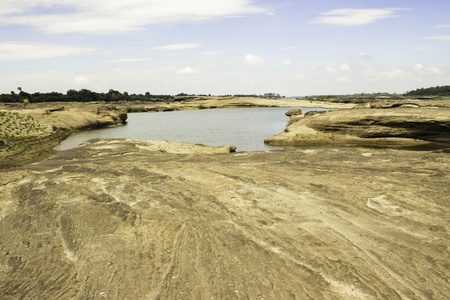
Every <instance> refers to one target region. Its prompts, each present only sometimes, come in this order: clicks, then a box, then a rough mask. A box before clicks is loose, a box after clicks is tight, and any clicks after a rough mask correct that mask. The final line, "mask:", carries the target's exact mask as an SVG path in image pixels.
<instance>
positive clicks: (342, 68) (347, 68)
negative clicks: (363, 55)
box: [339, 64, 352, 72]
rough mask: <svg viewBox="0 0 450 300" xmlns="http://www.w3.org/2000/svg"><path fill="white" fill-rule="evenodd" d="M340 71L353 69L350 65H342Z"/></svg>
mask: <svg viewBox="0 0 450 300" xmlns="http://www.w3.org/2000/svg"><path fill="white" fill-rule="evenodd" d="M339 69H340V70H341V71H347V72H348V71H351V70H352V69H351V68H350V66H349V65H347V64H342V65H341V66H340V67H339Z"/></svg>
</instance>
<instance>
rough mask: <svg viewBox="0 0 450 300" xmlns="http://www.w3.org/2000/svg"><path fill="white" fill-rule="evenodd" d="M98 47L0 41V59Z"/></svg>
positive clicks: (63, 53)
mask: <svg viewBox="0 0 450 300" xmlns="http://www.w3.org/2000/svg"><path fill="white" fill-rule="evenodd" d="M97 50H98V49H97V48H92V47H91V48H88V47H78V46H67V45H55V44H47V43H28V42H0V61H21V60H33V59H44V58H54V57H62V56H68V55H74V54H86V53H93V52H95V51H97Z"/></svg>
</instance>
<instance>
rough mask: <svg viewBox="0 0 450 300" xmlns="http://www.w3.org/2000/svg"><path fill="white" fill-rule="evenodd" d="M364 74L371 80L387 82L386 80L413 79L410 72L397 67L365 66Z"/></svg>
mask: <svg viewBox="0 0 450 300" xmlns="http://www.w3.org/2000/svg"><path fill="white" fill-rule="evenodd" d="M364 74H365V75H366V76H368V77H369V79H371V80H375V81H388V80H393V79H396V80H406V79H410V78H411V77H413V74H411V73H410V72H408V71H406V70H404V69H402V68H399V67H388V66H385V67H373V66H367V67H365V69H364Z"/></svg>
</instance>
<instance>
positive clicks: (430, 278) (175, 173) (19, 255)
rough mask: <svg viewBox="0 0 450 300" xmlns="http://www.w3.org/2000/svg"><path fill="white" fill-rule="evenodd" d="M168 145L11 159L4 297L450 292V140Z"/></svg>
mask: <svg viewBox="0 0 450 300" xmlns="http://www.w3.org/2000/svg"><path fill="white" fill-rule="evenodd" d="M165 147H166V148H164V149H161V147H160V146H159V145H158V144H153V143H151V142H150V143H149V142H140V141H130V140H108V141H103V140H95V141H91V142H87V143H85V144H83V145H82V146H79V147H77V148H75V149H71V150H67V151H63V152H61V153H59V154H57V155H55V156H52V157H51V158H49V159H47V160H45V161H42V162H39V163H36V164H33V165H28V166H24V167H21V168H17V169H13V170H8V171H6V170H3V171H0V295H2V296H1V298H2V299H19V298H20V299H105V298H106V299H158V298H160V299H211V298H212V299H259V298H260V299H290V298H297V299H445V298H446V297H447V296H448V295H449V294H450V284H449V274H450V272H449V271H450V270H449V264H448V262H449V259H450V257H449V253H450V251H449V246H450V242H449V241H450V235H449V229H450V228H449V219H448V218H449V213H450V208H449V200H450V199H449V195H450V185H449V182H450V156H449V154H448V153H445V151H436V152H408V151H396V150H375V149H374V150H368V149H362V148H346V149H345V148H334V149H333V148H328V149H316V150H313V149H310V150H288V151H269V152H253V153H224V154H213V155H200V154H192V153H184V152H183V151H180V150H173V151H172V150H170V149H174V147H171V146H170V145H166V146H165ZM197 147H200V146H197ZM175 148H176V147H175ZM180 149H185V148H184V146H180ZM196 149H197V148H196ZM171 152H175V153H171Z"/></svg>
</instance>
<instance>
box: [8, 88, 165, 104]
mask: <svg viewBox="0 0 450 300" xmlns="http://www.w3.org/2000/svg"><path fill="white" fill-rule="evenodd" d="M17 89H18V91H19V92H14V91H11V93H10V94H0V102H11V103H18V102H21V103H30V102H31V103H33V102H34V103H35V102H96V101H105V102H119V101H155V102H156V101H169V100H173V98H174V97H173V96H172V95H152V94H150V93H149V92H146V93H145V94H131V95H130V94H128V93H127V92H123V93H121V92H119V91H115V90H113V89H110V90H109V91H108V92H107V93H97V92H93V91H90V90H87V89H81V90H79V91H76V90H68V91H67V93H65V94H63V93H58V92H51V93H39V92H38V93H27V92H25V91H23V90H22V88H20V87H19V88H17Z"/></svg>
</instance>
